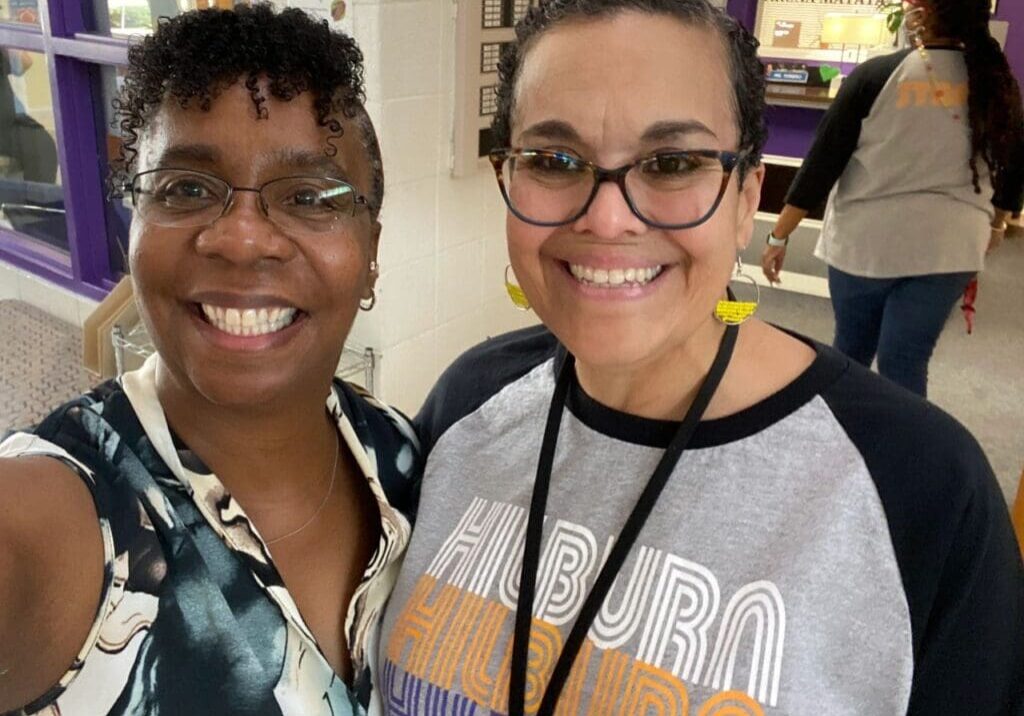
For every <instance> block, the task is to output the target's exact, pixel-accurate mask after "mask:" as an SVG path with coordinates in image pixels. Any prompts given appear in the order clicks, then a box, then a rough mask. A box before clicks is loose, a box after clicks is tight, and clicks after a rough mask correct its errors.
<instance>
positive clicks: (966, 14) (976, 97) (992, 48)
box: [925, 0, 1024, 193]
mask: <svg viewBox="0 0 1024 716" xmlns="http://www.w3.org/2000/svg"><path fill="white" fill-rule="evenodd" d="M925 6H926V8H927V9H928V10H930V11H931V17H930V23H931V29H932V33H933V34H934V35H935V36H936V37H946V38H950V39H953V40H959V41H960V42H962V43H963V46H964V60H965V61H966V63H967V82H968V94H967V98H968V99H967V104H968V111H969V116H970V126H971V150H972V153H971V159H970V165H971V173H972V175H973V178H974V190H975V191H976V192H978V193H981V185H980V183H979V177H978V159H979V158H980V159H981V160H982V161H984V162H985V163H986V164H987V165H988V167H989V170H990V171H991V173H992V175H993V178H994V179H995V180H996V181H997V182H998V181H999V179H1000V176H1001V175H1003V174H1004V173H1006V172H1008V171H1009V170H1011V168H1012V167H1013V166H1014V164H1015V162H1016V161H1019V159H1018V158H1017V154H1018V152H1019V147H1020V143H1021V141H1022V138H1024V110H1022V108H1021V94H1020V87H1019V85H1018V84H1017V80H1015V79H1014V77H1013V72H1012V71H1011V70H1010V65H1009V63H1008V62H1007V60H1006V55H1004V54H1003V51H1002V49H1001V48H1000V47H999V43H998V42H996V40H995V39H994V38H993V37H992V34H991V32H990V30H989V21H990V20H991V19H992V17H991V16H992V6H991V4H990V2H989V0H926V2H925Z"/></svg>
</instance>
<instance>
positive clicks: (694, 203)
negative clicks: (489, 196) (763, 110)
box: [489, 148, 747, 229]
mask: <svg viewBox="0 0 1024 716" xmlns="http://www.w3.org/2000/svg"><path fill="white" fill-rule="evenodd" d="M746 157H747V153H746V152H720V151H717V150H712V149H697V150H688V151H677V152H659V153H657V154H652V155H650V156H647V157H643V158H641V159H638V160H636V161H635V162H631V163H629V164H625V165H623V166H621V167H618V168H617V169H604V168H602V167H599V166H598V165H596V164H594V163H593V162H588V161H586V160H584V159H580V158H579V157H577V156H574V155H572V154H569V153H567V152H558V151H549V150H544V149H508V148H507V149H498V150H495V151H493V152H491V153H490V155H489V158H490V160H491V164H492V165H493V166H494V172H495V174H496V175H497V177H498V186H499V187H500V188H501V195H502V196H503V197H504V198H505V203H506V204H507V205H508V208H509V210H510V211H511V212H512V213H513V214H514V215H515V216H517V217H518V218H519V219H521V220H523V221H525V222H526V223H528V224H533V225H534V226H563V225H565V224H569V223H572V222H573V221H576V220H577V219H579V218H580V217H581V216H583V215H584V214H586V213H587V210H588V209H589V208H590V205H591V203H593V201H594V197H595V196H597V190H598V189H599V188H600V186H601V184H602V183H603V182H607V181H610V182H614V183H615V184H617V185H618V187H619V189H620V190H621V191H622V195H623V196H624V197H625V199H626V204H628V205H629V208H630V210H631V211H632V212H633V214H635V215H636V216H637V217H638V218H639V219H640V220H641V221H643V222H644V223H645V224H647V225H648V226H652V227H654V228H657V229H690V228H693V227H694V226H699V225H700V224H703V223H704V222H705V221H707V220H708V219H709V218H711V216H712V215H713V214H714V213H715V211H716V210H717V209H718V206H719V204H721V203H722V197H724V196H725V190H726V188H727V187H728V185H729V178H730V177H731V176H732V172H733V170H735V169H736V167H737V166H738V165H739V164H740V163H741V162H742V161H744V160H745V159H746Z"/></svg>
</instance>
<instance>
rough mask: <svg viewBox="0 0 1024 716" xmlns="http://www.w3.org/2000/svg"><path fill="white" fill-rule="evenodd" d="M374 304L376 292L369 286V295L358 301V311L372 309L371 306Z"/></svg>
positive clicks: (375, 302) (375, 303)
mask: <svg viewBox="0 0 1024 716" xmlns="http://www.w3.org/2000/svg"><path fill="white" fill-rule="evenodd" d="M376 305H377V292H376V291H375V290H373V289H372V288H371V289H370V297H369V298H364V299H362V300H361V301H359V310H360V311H372V310H373V307H374V306H376Z"/></svg>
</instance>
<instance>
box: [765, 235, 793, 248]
mask: <svg viewBox="0 0 1024 716" xmlns="http://www.w3.org/2000/svg"><path fill="white" fill-rule="evenodd" d="M765 242H766V243H767V244H768V245H769V246H776V247H782V248H784V247H786V246H788V245H789V237H788V236H787V237H786V238H784V239H779V238H776V236H775V232H774V231H769V232H768V238H767V239H766V240H765Z"/></svg>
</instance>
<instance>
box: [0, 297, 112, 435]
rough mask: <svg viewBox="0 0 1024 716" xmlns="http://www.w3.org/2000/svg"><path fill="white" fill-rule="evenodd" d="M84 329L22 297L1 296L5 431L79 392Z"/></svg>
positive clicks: (0, 415) (0, 423)
mask: <svg viewBox="0 0 1024 716" xmlns="http://www.w3.org/2000/svg"><path fill="white" fill-rule="evenodd" d="M81 366H82V332H81V331H80V330H79V329H78V328H77V327H75V326H72V325H70V324H68V323H64V322H63V321H60V320H58V319H56V318H53V317H52V316H50V315H48V314H47V313H44V312H43V311H41V310H39V309H38V308H35V307H34V306H30V305H28V304H27V303H22V302H21V301H0V435H2V434H3V433H4V432H6V431H7V430H10V429H12V428H21V427H27V426H29V425H32V424H33V423H35V422H37V421H38V420H39V419H41V418H42V417H44V416H45V415H46V414H47V413H49V412H50V411H51V410H53V408H55V407H57V406H58V405H60V404H61V403H63V402H64V401H66V400H68V399H70V398H73V397H74V396H76V395H79V394H80V393H81V392H82V391H84V390H86V389H88V388H89V387H90V386H91V383H92V379H91V378H90V377H89V374H88V373H87V372H86V371H85V369H84V368H82V367H81Z"/></svg>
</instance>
